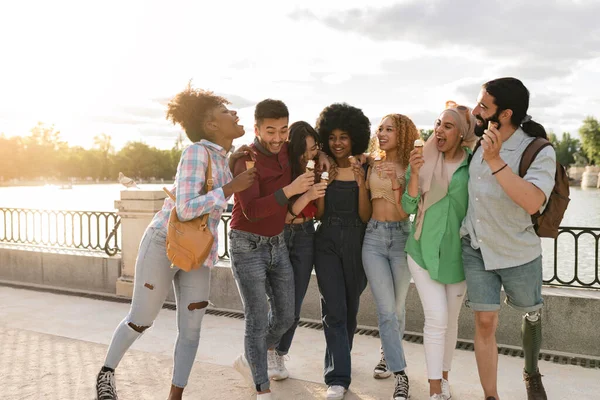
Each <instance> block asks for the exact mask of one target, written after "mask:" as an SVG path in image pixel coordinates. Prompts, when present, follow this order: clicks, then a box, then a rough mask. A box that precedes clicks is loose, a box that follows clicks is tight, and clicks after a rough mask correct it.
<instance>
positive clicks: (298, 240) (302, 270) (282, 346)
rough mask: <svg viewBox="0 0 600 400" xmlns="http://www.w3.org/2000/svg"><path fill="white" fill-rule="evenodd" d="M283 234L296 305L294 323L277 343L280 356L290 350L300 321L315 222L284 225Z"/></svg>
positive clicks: (311, 253) (308, 277)
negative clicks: (292, 271)
mask: <svg viewBox="0 0 600 400" xmlns="http://www.w3.org/2000/svg"><path fill="white" fill-rule="evenodd" d="M284 236H285V242H286V244H287V247H288V251H289V253H290V261H291V263H292V267H293V269H294V286H295V297H296V298H295V304H296V307H295V310H294V323H293V324H292V326H291V327H290V329H288V331H287V332H286V333H285V334H284V335H283V336H282V337H281V340H280V341H279V344H278V345H277V353H278V354H279V355H281V356H282V355H285V354H287V353H288V352H289V351H290V346H291V345H292V339H293V338H294V333H295V332H296V328H297V327H298V322H299V321H300V311H301V310H302V302H303V301H304V296H305V295H306V290H307V289H308V284H309V283H310V276H311V273H312V270H313V265H314V261H315V224H314V222H313V221H312V220H311V221H306V222H304V223H302V224H290V225H286V226H285V230H284Z"/></svg>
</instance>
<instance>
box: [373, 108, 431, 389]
mask: <svg viewBox="0 0 600 400" xmlns="http://www.w3.org/2000/svg"><path fill="white" fill-rule="evenodd" d="M418 138H419V132H418V131H417V128H416V126H415V124H414V123H413V122H412V121H411V120H410V118H408V117H407V116H405V115H401V114H389V115H386V116H385V117H383V118H382V119H381V122H380V123H379V127H378V128H377V133H376V139H377V141H376V142H375V145H376V147H377V148H378V149H379V151H378V152H377V156H376V157H375V159H374V160H372V161H371V162H370V166H369V170H368V172H367V188H368V189H369V190H370V193H371V202H372V207H373V214H372V215H371V220H370V221H369V223H368V224H367V229H366V233H365V240H364V243H363V248H362V261H363V264H364V266H365V273H366V275H367V278H368V279H369V285H370V287H371V292H372V293H373V297H374V299H375V304H376V306H377V316H378V320H379V335H380V336H381V344H382V348H383V351H382V352H381V360H380V361H379V363H378V364H377V366H376V367H375V369H374V371H373V376H374V377H375V378H376V379H382V378H387V377H389V376H391V374H392V372H393V373H394V375H395V381H396V382H395V388H394V394H393V396H392V399H394V400H406V399H407V398H408V391H409V387H408V376H407V375H406V373H405V372H404V370H405V369H406V359H405V357H404V350H403V348H402V337H403V336H404V317H405V302H406V294H407V293H408V287H409V285H410V271H409V269H408V263H407V261H406V253H405V252H404V247H405V246H406V240H407V238H408V234H409V232H410V221H409V219H408V214H407V213H406V212H404V210H403V209H402V205H401V200H402V194H403V192H404V187H405V178H404V176H405V174H406V170H407V167H408V160H409V157H410V152H411V150H412V148H413V143H414V141H415V140H416V139H418ZM384 354H385V356H384Z"/></svg>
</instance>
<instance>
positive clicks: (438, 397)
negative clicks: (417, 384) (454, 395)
mask: <svg viewBox="0 0 600 400" xmlns="http://www.w3.org/2000/svg"><path fill="white" fill-rule="evenodd" d="M429 400H447V399H446V397H445V396H444V395H443V394H441V393H437V394H434V395H433V396H431V397H430V398H429Z"/></svg>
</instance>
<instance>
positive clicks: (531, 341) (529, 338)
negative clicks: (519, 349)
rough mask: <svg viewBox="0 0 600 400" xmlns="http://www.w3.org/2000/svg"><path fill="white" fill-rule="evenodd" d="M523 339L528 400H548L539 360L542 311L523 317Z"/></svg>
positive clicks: (524, 377)
mask: <svg viewBox="0 0 600 400" xmlns="http://www.w3.org/2000/svg"><path fill="white" fill-rule="evenodd" d="M521 339H522V340H523V352H524V353H525V370H524V371H523V379H524V380H525V387H526V389H527V399H528V400H547V397H546V391H545V390H544V385H543V384H542V375H541V374H540V372H539V371H538V358H539V355H540V347H541V345H542V313H541V311H540V310H538V311H533V312H530V313H527V314H525V315H524V316H523V325H522V326H521Z"/></svg>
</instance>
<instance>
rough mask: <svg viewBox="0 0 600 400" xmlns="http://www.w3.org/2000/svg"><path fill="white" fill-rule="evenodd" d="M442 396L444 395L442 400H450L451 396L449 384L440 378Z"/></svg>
mask: <svg viewBox="0 0 600 400" xmlns="http://www.w3.org/2000/svg"><path fill="white" fill-rule="evenodd" d="M442 394H443V395H444V400H450V399H451V398H452V394H451V393H450V382H448V381H447V380H445V379H444V378H442Z"/></svg>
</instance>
